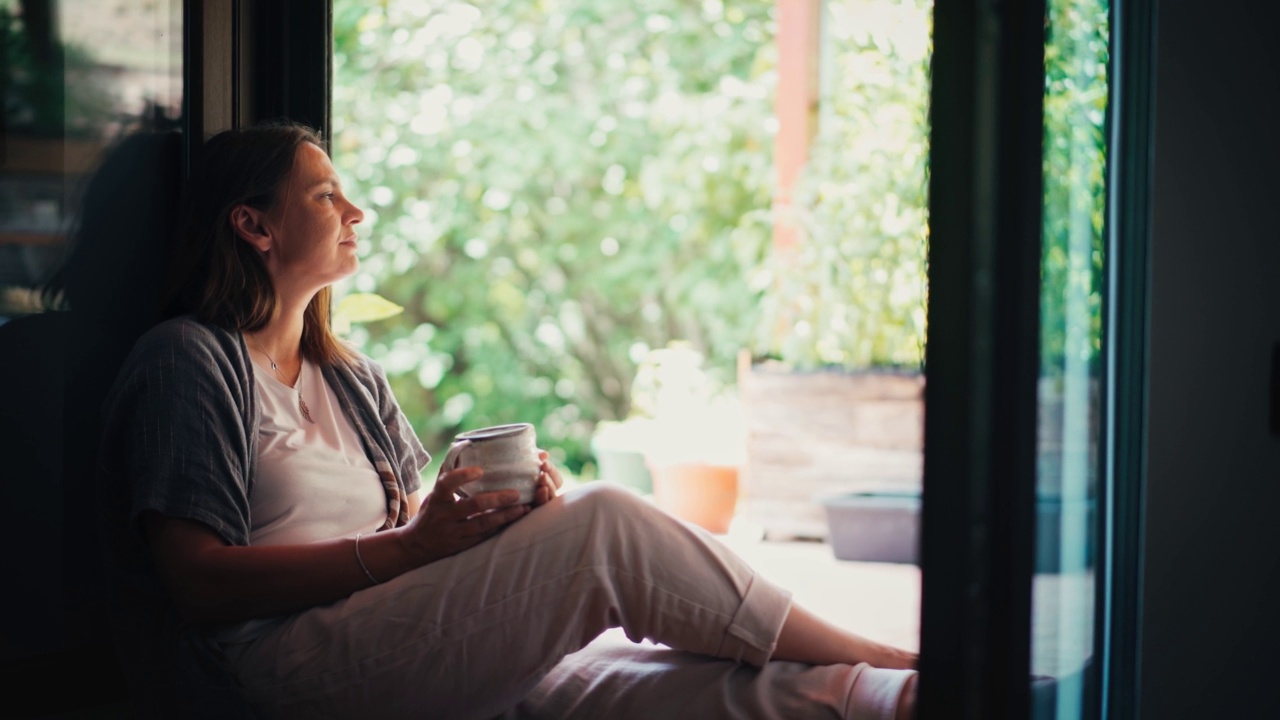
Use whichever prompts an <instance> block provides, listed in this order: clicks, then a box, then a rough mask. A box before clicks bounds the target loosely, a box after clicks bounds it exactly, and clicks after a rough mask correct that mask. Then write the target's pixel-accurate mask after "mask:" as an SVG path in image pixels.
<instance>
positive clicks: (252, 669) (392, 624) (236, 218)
mask: <svg viewBox="0 0 1280 720" xmlns="http://www.w3.org/2000/svg"><path fill="white" fill-rule="evenodd" d="M362 218H363V213H362V212H361V210H360V209H359V208H357V207H356V206H355V205H353V204H352V203H351V202H350V201H349V200H348V199H347V198H346V196H345V195H344V194H343V191H342V185H341V183H340V181H339V179H338V178H337V176H336V173H335V172H334V169H333V166H332V165H331V163H330V162H329V158H328V157H327V155H326V154H325V152H324V150H323V149H322V146H321V143H320V140H319V138H318V137H317V136H316V135H315V134H314V133H313V132H311V131H310V130H307V129H305V128H302V127H298V126H293V125H273V126H265V127H259V128H254V129H249V130H242V131H234V132H228V133H223V134H221V135H218V136H216V137H214V138H212V139H211V140H210V141H209V142H208V143H207V145H206V147H205V151H204V164H203V167H202V168H201V169H200V170H199V171H198V172H197V173H195V175H194V176H193V185H192V188H191V200H190V203H189V207H188V211H187V222H186V225H185V231H184V236H183V238H182V242H183V243H184V245H183V247H182V248H180V249H179V258H180V259H179V262H178V266H179V268H178V272H177V273H176V274H175V276H174V278H175V279H176V281H177V283H176V287H175V289H174V293H175V297H176V298H177V302H176V306H175V307H176V308H177V309H178V310H181V311H183V312H185V313H186V314H185V315H182V316H180V317H177V318H175V319H173V320H170V321H168V322H165V323H162V324H160V325H159V326H157V327H156V328H154V329H153V330H152V331H151V332H149V333H148V334H147V335H146V336H144V337H143V338H142V339H141V340H140V341H139V343H138V345H137V346H136V347H135V349H134V352H133V354H132V355H131V356H130V359H129V360H128V361H127V362H126V365H125V367H124V369H123V370H122V372H121V374H120V376H119V378H118V379H117V382H116V385H115V387H114V389H113V391H112V394H111V397H110V398H109V400H108V402H107V405H106V412H107V426H108V430H107V435H106V438H105V440H104V445H103V449H104V451H103V467H104V468H105V469H106V472H107V478H106V482H105V483H104V487H105V488H106V489H107V491H108V493H109V495H108V500H109V502H108V503H106V507H107V508H108V510H109V515H108V520H109V522H110V524H109V525H108V528H110V529H113V530H114V531H115V532H114V533H113V534H111V535H109V537H110V538H111V542H110V543H109V547H110V548H111V549H112V551H113V555H112V557H113V560H114V563H113V565H114V566H115V567H116V568H117V569H118V573H117V577H116V586H117V588H118V589H119V592H118V595H117V597H118V601H119V602H118V605H119V609H120V612H121V615H122V616H123V623H124V626H125V629H127V630H129V633H127V635H126V636H127V637H133V638H137V637H140V636H139V635H138V628H139V627H140V626H141V625H143V624H147V625H149V626H150V628H151V634H150V635H147V636H145V637H147V638H148V639H149V640H150V642H149V643H134V644H133V645H134V646H135V649H136V652H135V653H134V655H133V657H132V658H131V662H130V665H132V666H133V667H136V668H142V669H143V671H144V672H146V673H147V674H148V683H149V684H150V686H151V687H153V688H154V687H155V686H156V685H157V684H163V683H158V682H157V680H156V673H162V672H169V676H170V679H169V680H168V681H167V682H168V683H169V687H170V688H171V689H172V690H173V692H172V693H171V694H170V695H169V696H168V697H167V698H165V699H161V700H160V701H158V702H159V703H160V707H159V708H158V709H157V712H159V713H160V714H161V715H173V708H172V707H171V705H172V704H174V703H178V702H184V703H187V704H188V705H192V704H194V705H195V707H194V708H190V709H189V710H188V711H189V712H195V711H205V712H208V713H210V714H213V715H217V716H221V717H226V716H229V714H249V713H250V712H252V713H256V714H258V715H261V716H265V717H357V716H360V717H363V716H375V715H378V716H384V717H439V718H447V717H448V718H451V717H460V718H463V717H465V718H471V717H475V718H485V717H493V716H496V715H500V714H503V713H506V714H508V715H511V716H515V715H522V714H523V715H532V716H536V715H538V714H539V713H542V714H547V713H551V712H554V713H561V712H562V711H561V710H554V711H552V710H548V707H549V706H548V705H543V706H539V705H538V703H539V702H543V703H553V702H559V701H558V700H555V698H554V693H551V692H549V690H548V688H547V687H545V686H541V687H540V685H539V683H540V682H545V681H547V678H548V677H552V676H554V677H555V678H556V682H560V683H563V682H564V680H565V678H564V673H565V672H566V667H568V666H566V665H565V664H564V663H566V662H569V663H571V662H574V661H575V660H569V661H565V660H564V658H565V657H566V656H568V655H570V654H571V653H574V652H575V651H577V650H579V649H580V648H582V647H584V646H585V645H587V644H588V643H589V642H591V640H592V639H593V638H595V637H596V636H598V635H599V634H600V633H602V632H603V631H605V630H606V629H609V628H611V627H618V626H620V627H622V628H623V629H624V630H625V632H626V634H627V635H628V637H630V638H632V639H633V640H640V639H642V638H645V639H650V640H653V641H655V642H658V643H662V644H665V645H669V646H671V647H672V648H676V649H678V650H684V651H689V652H692V653H695V654H697V656H699V657H702V658H705V662H707V663H713V662H721V663H725V662H726V661H728V662H727V664H728V665H729V666H730V667H736V665H735V663H747V664H749V665H751V666H755V667H763V668H765V669H766V670H767V669H768V667H769V666H772V665H774V664H775V662H777V663H778V665H777V666H778V667H783V666H784V665H786V666H787V667H791V668H792V670H790V671H788V672H787V673H785V675H786V678H785V679H782V680H778V681H777V683H778V686H779V687H778V696H779V697H782V696H784V695H785V696H786V697H787V698H788V700H787V702H788V703H791V702H793V701H794V698H808V699H804V700H803V702H810V703H813V704H814V709H815V710H816V709H819V708H821V706H822V705H823V704H824V703H825V705H826V706H827V707H826V710H827V711H828V712H830V713H835V714H837V715H835V716H839V715H838V713H844V714H848V715H850V716H854V715H856V714H857V713H861V712H871V713H878V714H872V715H857V716H859V717H861V716H868V717H886V718H891V717H895V716H897V717H908V716H909V715H910V713H911V705H912V704H913V695H914V679H915V674H914V672H910V671H906V672H902V671H900V672H885V671H877V670H872V669H870V668H869V666H874V667H876V668H890V669H893V668H898V669H909V668H913V667H914V664H915V657H914V655H912V654H910V653H906V652H904V651H900V650H896V649H894V648H890V647H886V646H883V645H881V644H878V643H874V642H871V641H869V640H867V639H865V638H862V637H859V636H857V635H853V634H851V633H848V632H846V631H844V630H842V629H839V628H836V627H834V626H832V625H831V624H829V623H826V622H825V621H823V620H821V619H819V618H817V617H816V616H814V615H813V614H811V613H809V612H808V611H806V610H804V609H803V608H801V607H799V606H798V605H794V604H792V603H791V601H790V596H789V594H788V593H786V592H785V591H783V590H781V589H779V588H776V587H774V586H772V585H771V584H770V583H768V582H767V581H765V580H764V579H763V578H760V577H758V576H757V575H755V573H753V572H752V571H751V569H750V568H748V567H747V566H746V565H745V564H743V562H742V561H741V560H740V559H738V558H737V557H736V556H734V555H733V554H732V553H731V552H729V551H728V550H726V549H725V548H724V547H723V546H721V545H720V544H719V543H718V542H716V541H715V540H714V539H713V538H711V537H710V536H708V535H707V534H705V533H703V532H701V531H699V530H696V529H694V528H691V527H690V526H687V525H685V524H684V523H681V522H679V521H677V520H674V519H672V518H671V517H669V516H667V515H665V514H664V513H662V512H660V511H658V510H655V509H653V508H651V507H650V506H649V505H648V504H647V503H645V502H643V501H642V500H639V499H637V498H635V497H634V496H632V495H631V494H629V493H627V492H625V491H621V490H615V489H613V488H611V487H610V486H608V485H606V484H595V485H592V486H589V487H588V488H586V489H584V490H581V491H575V492H573V493H568V494H566V495H564V496H558V491H559V488H560V486H561V478H560V473H559V471H558V470H557V469H556V468H555V466H554V465H552V464H551V463H550V462H549V461H548V460H547V456H546V453H541V458H542V470H541V475H540V477H539V480H538V482H539V485H538V490H537V493H536V497H535V499H534V502H533V503H532V504H531V505H529V506H525V505H520V504H518V500H517V498H516V497H515V493H514V491H505V492H494V493H483V494H477V495H473V496H471V497H467V498H460V497H459V496H458V494H457V490H458V488H459V487H460V486H461V485H463V484H464V483H466V482H468V481H470V480H473V479H475V478H476V477H477V476H478V474H479V472H480V471H479V470H478V469H476V468H459V469H456V470H453V471H449V472H443V473H441V475H440V476H439V477H438V478H437V480H436V483H435V485H434V486H433V487H432V488H430V489H429V490H428V491H426V492H425V494H424V490H423V488H421V487H420V482H419V479H418V474H419V472H420V471H421V469H422V468H423V467H425V466H426V464H427V463H428V460H429V457H428V455H427V453H426V452H425V451H424V450H423V449H422V447H421V445H420V444H419V442H418V440H417V438H416V437H415V435H414V433H413V431H412V428H411V427H410V426H409V424H408V422H407V421H406V419H405V417H404V415H403V414H402V413H401V412H400V410H399V408H398V406H397V405H396V402H395V399H394V398H393V397H392V396H391V393H390V390H389V388H388V385H387V382H386V378H385V375H384V374H383V373H382V371H381V369H380V368H378V367H377V366H376V365H375V364H374V363H373V362H372V361H370V360H369V359H368V358H365V357H363V356H361V355H359V354H358V353H356V352H355V351H353V350H351V349H350V348H349V347H347V346H345V345H343V344H342V343H341V342H339V341H338V340H336V339H335V338H334V336H333V335H332V334H331V332H330V330H329V317H328V312H329V295H330V290H329V286H330V285H331V284H332V283H333V282H335V281H337V280H339V279H341V278H344V277H347V276H349V275H351V274H352V273H353V272H355V270H356V267H357V257H356V247H355V246H356V233H355V225H356V224H358V223H359V222H360V221H361V219H362ZM157 580H158V582H157ZM156 618H163V619H164V622H160V623H158V622H155V619H156ZM130 619H132V620H133V622H130ZM148 621H149V622H148ZM580 657H581V656H580V655H574V656H573V658H580ZM716 658H718V659H719V660H714V659H716ZM780 661H793V662H792V663H790V664H787V663H781V662H780ZM795 663H802V664H803V665H799V666H796V665H795ZM864 663H865V664H864ZM818 666H822V667H826V668H835V675H832V674H831V672H825V674H822V675H821V677H818V676H816V675H807V674H806V673H808V672H809V668H817V667H818ZM797 668H798V669H797ZM570 670H571V669H570ZM557 672H558V673H559V674H556V673H557ZM770 678H771V676H770V675H768V674H767V672H765V670H761V671H759V673H758V674H755V675H751V676H750V677H749V678H747V680H746V682H749V683H766V684H767V683H770V682H773V681H772V680H771V679H770ZM833 678H834V680H833ZM806 683H807V684H808V685H818V684H826V685H828V686H830V685H832V684H833V683H834V686H833V687H825V688H823V691H824V692H826V695H825V696H824V695H823V693H822V692H817V691H815V690H814V689H813V688H811V687H809V686H808V685H807V684H806ZM783 685H786V686H787V687H783ZM535 690H536V691H538V692H535ZM584 692H587V691H584ZM609 692H610V693H611V694H613V695H614V696H617V697H624V696H626V694H627V693H628V688H627V687H626V686H625V684H624V685H621V686H613V687H611V689H610V690H609ZM539 693H541V694H539ZM769 694H770V693H765V695H766V697H765V699H764V700H762V701H761V703H762V705H761V707H759V708H743V709H742V711H743V712H748V713H752V714H756V715H759V714H765V713H768V712H775V713H776V712H779V711H778V710H777V709H776V708H774V709H768V708H765V707H764V706H766V705H768V704H769V703H770V702H773V700H770V699H769V698H768V697H767V696H768V695H769ZM899 697H902V698H903V699H904V700H903V701H902V702H898V698H899ZM197 698H198V700H195V701H194V703H193V699H197ZM531 698H532V699H531ZM538 698H541V700H538ZM824 698H825V699H824ZM850 698H853V700H850ZM858 698H878V699H874V700H867V701H863V700H859V699H858ZM240 701H247V707H246V706H244V705H238V704H236V703H238V702H240ZM850 704H851V705H852V707H845V706H846V705H850ZM584 707H585V706H584ZM627 707H630V708H633V712H635V713H639V714H638V715H636V716H644V712H645V711H644V710H643V707H644V706H643V705H642V704H636V700H635V698H632V699H631V700H630V701H628V704H627ZM788 707H790V706H788ZM806 716H816V715H814V714H812V713H807V712H806Z"/></svg>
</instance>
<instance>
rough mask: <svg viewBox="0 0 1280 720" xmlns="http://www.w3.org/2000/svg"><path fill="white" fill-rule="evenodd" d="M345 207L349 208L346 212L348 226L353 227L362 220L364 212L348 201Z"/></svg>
mask: <svg viewBox="0 0 1280 720" xmlns="http://www.w3.org/2000/svg"><path fill="white" fill-rule="evenodd" d="M347 205H348V206H349V208H348V210H347V224H348V225H355V224H357V223H359V222H361V221H363V220H364V211H363V210H361V209H360V207H359V206H358V205H356V204H355V203H353V202H351V201H350V200H348V201H347Z"/></svg>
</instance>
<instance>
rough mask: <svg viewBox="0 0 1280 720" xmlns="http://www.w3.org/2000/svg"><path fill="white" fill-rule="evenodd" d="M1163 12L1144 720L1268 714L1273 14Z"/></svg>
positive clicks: (1278, 275)
mask: <svg viewBox="0 0 1280 720" xmlns="http://www.w3.org/2000/svg"><path fill="white" fill-rule="evenodd" d="M1159 13H1160V14H1159V23H1158V29H1157V63H1156V75H1157V79H1156V103H1155V112H1156V126H1155V164H1154V183H1155V184H1154V198H1153V200H1154V217H1153V225H1152V235H1153V237H1152V252H1151V262H1152V278H1151V298H1150V311H1151V326H1150V329H1151V335H1150V342H1151V344H1150V355H1149V360H1150V374H1149V379H1150V385H1149V393H1150V394H1149V423H1148V430H1149V438H1148V448H1149V456H1148V470H1149V473H1148V484H1147V502H1146V513H1147V514H1146V551H1145V562H1146V568H1145V588H1144V592H1145V596H1144V602H1143V605H1144V607H1143V616H1144V624H1145V627H1144V630H1143V643H1142V650H1143V660H1142V662H1143V670H1142V679H1141V693H1142V695H1141V703H1142V717H1143V718H1148V719H1150V720H1157V719H1158V720H1165V719H1167V718H1234V717H1242V718H1243V717H1275V716H1276V715H1273V714H1272V713H1275V712H1278V711H1277V708H1280V696H1277V695H1276V693H1275V691H1274V689H1270V688H1271V686H1272V683H1273V682H1274V680H1275V673H1276V671H1278V670H1280V623H1278V622H1277V613H1278V612H1280V610H1278V604H1277V603H1278V601H1280V438H1277V437H1274V436H1272V435H1270V434H1269V430H1268V392H1269V372H1270V370H1269V365H1270V354H1271V348H1272V346H1273V344H1274V343H1277V342H1280V213H1278V211H1280V116H1277V114H1276V112H1277V107H1278V106H1280V62H1278V61H1277V60H1278V58H1280V38H1278V37H1277V34H1278V32H1280V30H1278V28H1280V22H1277V21H1278V20H1280V11H1278V10H1277V9H1276V6H1275V4H1273V3H1270V2H1256V1H1254V2H1251V1H1250V0H1218V1H1217V2H1214V3H1199V2H1183V1H1181V0H1166V1H1165V2H1162V3H1160V10H1159ZM1262 708H1270V709H1269V710H1266V711H1263V712H1262V714H1256V713H1257V712H1258V710H1260V709H1262Z"/></svg>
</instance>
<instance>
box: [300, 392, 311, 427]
mask: <svg viewBox="0 0 1280 720" xmlns="http://www.w3.org/2000/svg"><path fill="white" fill-rule="evenodd" d="M298 409H299V410H301V411H302V417H304V418H306V419H307V422H309V423H315V420H312V419H311V409H310V408H308V407H307V401H306V400H303V399H302V393H298Z"/></svg>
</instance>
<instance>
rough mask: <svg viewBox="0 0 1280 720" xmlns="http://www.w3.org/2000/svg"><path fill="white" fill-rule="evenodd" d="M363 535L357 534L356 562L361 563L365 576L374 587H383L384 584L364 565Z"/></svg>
mask: <svg viewBox="0 0 1280 720" xmlns="http://www.w3.org/2000/svg"><path fill="white" fill-rule="evenodd" d="M363 534H364V533H356V562H358V563H360V569H361V570H363V571H364V574H365V576H366V577H368V578H369V580H370V581H371V582H373V584H374V585H381V584H382V582H381V581H379V580H378V578H376V577H374V576H373V573H371V572H369V568H368V566H366V565H365V564H364V558H361V557H360V536H361V535H363Z"/></svg>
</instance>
